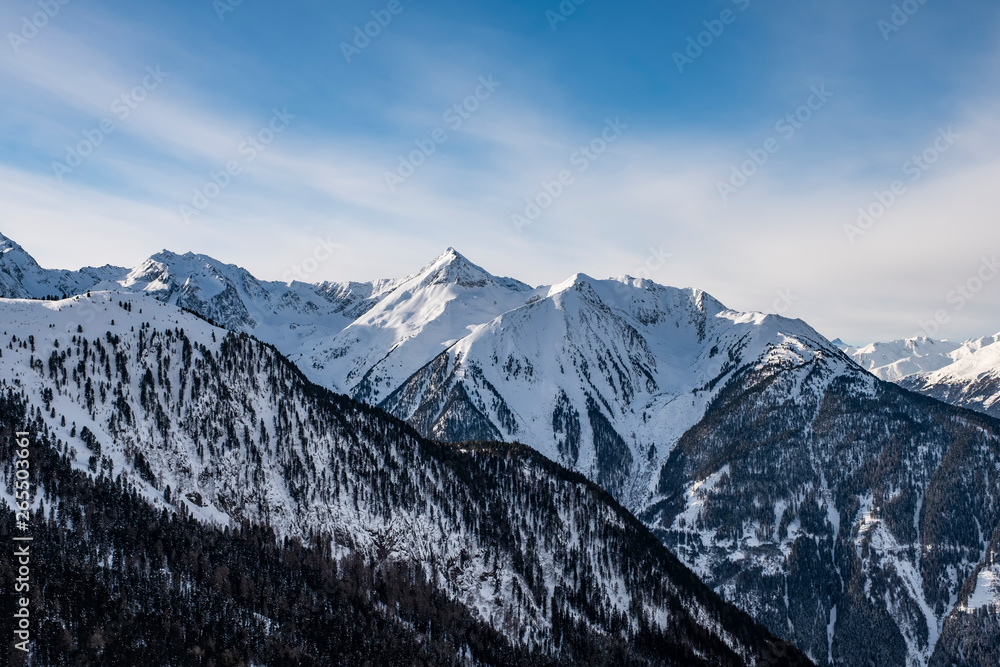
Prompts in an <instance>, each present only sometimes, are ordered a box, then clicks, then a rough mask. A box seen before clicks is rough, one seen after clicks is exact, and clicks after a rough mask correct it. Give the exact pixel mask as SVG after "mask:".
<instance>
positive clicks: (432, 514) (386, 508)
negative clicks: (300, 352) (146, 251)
mask: <svg viewBox="0 0 1000 667" xmlns="http://www.w3.org/2000/svg"><path fill="white" fill-rule="evenodd" d="M201 289H205V287H204V286H203V285H202V286H201ZM83 313H90V314H91V315H92V317H91V319H90V321H89V322H88V323H87V324H86V325H85V326H84V325H81V324H79V322H81V321H82V319H83V317H82V314H83ZM0 320H2V321H3V322H4V323H5V324H4V329H5V331H4V336H5V339H4V341H3V342H4V343H5V345H4V346H3V350H2V354H0V433H2V434H4V437H3V442H4V445H3V448H4V451H5V452H6V453H7V454H8V455H10V456H13V454H12V453H11V452H10V451H9V449H10V445H9V444H8V443H9V442H12V438H11V437H10V436H11V435H12V432H13V431H15V430H21V429H22V428H26V427H27V428H30V430H31V431H32V432H33V434H34V436H33V437H34V438H35V440H36V444H35V447H36V449H35V452H36V453H35V454H34V456H35V457H36V458H35V468H33V469H37V470H38V472H37V474H38V475H39V476H40V477H39V478H38V480H37V484H38V491H37V492H36V493H35V495H34V508H35V514H36V516H37V517H38V519H37V521H36V524H37V529H38V531H39V533H40V535H41V533H43V532H44V535H45V536H46V539H50V540H52V541H53V542H54V543H60V544H62V549H64V552H63V556H62V557H61V558H60V557H59V556H58V552H55V551H52V550H49V549H46V548H44V547H43V549H45V550H44V554H45V556H44V560H42V561H41V562H42V563H50V564H51V567H49V568H40V569H39V571H38V574H37V576H38V577H39V578H40V579H39V580H38V582H39V583H40V584H41V585H40V586H39V587H38V589H37V593H36V595H35V596H34V598H33V599H34V604H35V611H34V612H33V613H36V614H38V616H39V619H40V622H42V623H43V627H44V628H46V629H45V630H44V632H45V633H46V634H45V635H44V636H45V637H46V639H47V640H50V641H51V644H52V647H53V649H55V647H56V646H63V648H62V649H61V651H60V652H59V653H58V655H61V656H62V657H59V658H58V659H59V660H62V659H64V657H65V656H67V655H71V656H75V659H76V660H77V661H78V662H86V661H88V660H89V661H94V660H96V661H97V662H98V663H104V664H112V663H111V662H106V661H108V660H120V659H124V658H122V657H121V656H125V655H133V656H138V655H140V654H145V655H146V659H147V660H148V659H150V658H152V657H153V656H154V655H155V656H158V659H160V660H161V661H164V660H167V659H168V658H169V657H170V656H175V655H179V656H185V655H187V656H197V655H202V656H204V655H208V653H207V652H211V654H212V655H213V656H215V657H216V658H218V660H219V662H218V663H217V664H227V663H228V664H235V662H236V658H235V657H234V655H235V654H236V653H238V654H239V655H241V656H244V658H243V659H244V660H245V661H246V663H247V664H265V662H266V664H300V663H299V662H296V661H293V660H292V658H291V654H282V655H286V657H285V658H283V659H279V658H278V657H271V658H268V657H267V656H268V655H269V653H268V652H273V651H286V653H287V651H289V650H291V648H290V647H292V646H294V647H296V649H297V650H298V651H299V658H298V659H303V660H306V662H303V663H301V664H317V665H320V664H334V663H336V662H342V661H343V660H344V659H346V658H345V657H344V655H345V652H349V655H352V656H353V655H360V656H362V657H363V656H365V655H368V656H376V657H377V656H379V652H378V642H381V643H382V645H384V646H385V647H386V651H388V650H389V649H390V648H391V649H392V651H393V653H392V654H389V655H385V654H383V655H381V657H380V658H379V661H380V662H382V661H389V658H390V657H392V655H396V656H397V658H396V659H397V660H398V661H399V663H400V664H412V663H413V662H414V661H416V662H418V663H420V664H583V663H600V664H656V665H706V666H708V665H766V664H782V665H784V664H787V665H798V664H801V665H805V664H808V661H807V660H806V659H805V657H804V656H802V655H801V654H800V653H799V652H798V651H797V650H795V649H794V648H792V647H790V646H788V645H787V644H784V643H783V642H781V641H779V640H777V639H775V638H774V637H773V636H772V635H770V634H769V633H768V632H767V631H766V630H764V629H763V628H762V627H761V626H759V625H757V624H756V623H754V622H753V621H752V620H751V619H750V618H749V617H748V616H747V615H745V614H744V613H742V612H740V611H738V610H737V609H735V608H734V607H732V606H730V605H728V604H726V603H724V602H722V601H721V600H720V599H719V598H718V597H717V596H716V595H715V594H714V593H713V592H712V591H711V590H710V589H708V588H707V587H706V586H704V585H703V584H702V583H701V582H700V581H699V580H698V579H697V577H695V576H694V575H693V574H692V573H691V572H690V570H688V569H687V568H686V567H685V566H683V565H682V564H681V563H680V562H679V561H678V560H677V559H676V558H675V557H674V556H672V555H671V554H670V553H669V552H668V551H667V550H666V549H665V548H664V547H663V546H662V545H661V544H660V543H659V542H657V541H656V540H655V539H654V538H653V537H652V536H651V535H650V534H649V532H648V531H647V530H646V528H645V527H643V526H642V525H641V524H640V523H639V522H638V521H637V520H636V519H635V518H634V517H633V516H631V515H630V514H628V513H627V512H626V511H625V510H624V509H622V508H621V507H620V506H619V505H618V504H617V503H616V502H615V501H614V500H613V499H612V498H611V497H610V496H609V495H608V494H607V493H606V492H604V491H602V490H601V489H599V488H598V487H597V486H595V485H594V484H592V483H590V482H588V481H587V480H586V479H585V478H583V477H582V476H580V475H577V474H574V473H571V472H569V471H567V470H565V469H563V468H561V467H560V466H558V465H556V464H554V463H552V462H550V461H548V460H547V459H545V458H543V457H541V456H540V455H538V454H537V453H535V452H534V451H533V450H531V449H529V448H527V447H524V446H512V445H506V444H502V443H472V444H465V445H462V446H461V447H460V448H459V447H454V446H449V445H441V444H437V443H434V442H430V441H427V440H424V439H422V438H421V437H420V436H419V435H418V434H417V433H415V432H414V431H413V430H412V429H411V428H410V427H408V426H406V425H405V424H403V423H402V422H399V421H397V420H395V419H393V418H391V417H390V416H388V415H386V414H385V413H383V412H381V411H380V410H378V409H375V408H370V407H366V406H364V405H362V404H359V403H356V402H354V401H352V400H351V399H349V398H346V397H343V396H338V395H335V394H332V393H330V392H328V391H326V390H324V389H322V388H320V387H318V386H316V385H313V384H311V383H310V382H308V381H307V380H306V379H305V377H304V376H303V375H302V374H301V373H300V372H299V371H298V370H297V369H296V368H295V367H294V366H293V365H292V364H290V363H289V362H288V361H287V360H286V359H285V358H284V357H283V356H282V355H281V354H280V353H278V352H277V351H276V350H274V349H273V348H271V347H269V346H267V345H265V344H263V343H260V342H258V341H256V340H254V339H252V338H250V337H248V336H246V335H242V334H234V333H230V332H227V331H225V330H223V329H219V328H215V327H213V326H211V325H210V324H208V323H207V322H205V321H204V320H202V319H199V318H196V317H194V316H193V315H190V314H188V313H186V312H183V311H181V310H180V309H178V308H177V307H175V306H173V305H170V304H167V303H161V302H159V301H158V300H156V299H153V298H151V297H142V296H140V297H131V298H130V297H129V295H127V294H123V293H122V292H114V293H112V292H103V291H96V290H95V291H93V292H92V295H91V296H90V297H74V298H71V299H67V300H62V301H24V300H0ZM43 460H44V461H46V462H47V463H46V465H45V466H44V467H42V466H41V465H40V464H41V462H42V461H43ZM0 477H2V479H3V482H4V485H3V488H4V491H3V493H4V499H5V501H6V507H10V504H11V503H12V502H13V496H12V489H13V480H14V468H13V467H12V466H4V467H2V468H0ZM80 503H85V505H84V506H83V507H81V504H80ZM12 515H13V513H12V512H11V511H10V510H6V509H5V512H4V516H3V523H4V525H5V526H6V530H8V531H9V530H10V525H11V522H12ZM171 517H173V518H171ZM188 517H190V518H193V519H196V520H198V521H200V522H201V523H202V524H203V525H204V526H205V527H206V528H204V529H203V528H200V527H198V526H194V525H191V524H190V522H189V521H188ZM213 526H215V528H213ZM223 527H225V528H226V531H225V533H222V532H221V531H222V528H223ZM270 530H273V531H274V533H269V531H270ZM213 531H218V532H216V533H213ZM269 535H270V537H269ZM274 539H277V541H278V544H276V545H275V544H273V542H272V543H270V544H269V540H274ZM254 543H256V545H257V546H256V548H251V546H252V544H254ZM211 545H216V548H212V547H211ZM226 545H228V548H231V549H233V550H234V551H233V552H232V553H231V554H228V553H227V552H226V551H223V550H222V549H224V548H225V547H226ZM276 549H279V550H280V553H276V552H275V550H276ZM83 563H89V565H87V566H86V567H84V566H83ZM105 570H106V572H105ZM95 571H96V572H95ZM338 571H339V572H343V575H342V576H337V575H336V574H335V573H336V572H338ZM57 573H62V574H61V575H57ZM67 577H72V578H79V579H80V581H79V582H78V584H74V583H73V580H72V579H69V580H68V579H67ZM342 581H343V582H345V583H340V582H342ZM36 585H38V584H36ZM78 585H90V586H91V587H92V588H91V590H90V594H89V595H88V596H81V595H80V594H79V592H80V589H79V588H78ZM296 586H298V587H299V589H298V590H296V589H295V587H296ZM345 605H354V606H355V608H356V609H357V613H358V615H357V616H352V615H351V613H350V607H345ZM151 609H159V610H161V612H160V613H165V614H167V615H166V616H164V617H163V618H161V619H159V620H157V619H156V618H151V617H150V616H149V613H150V612H149V610H151ZM310 610H311V611H310ZM171 614H174V615H176V616H175V618H174V620H173V621H171V617H170V615H171ZM184 614H189V615H184ZM317 614H325V615H326V616H327V618H328V619H329V620H328V622H329V623H331V624H332V625H330V627H328V628H325V629H324V628H323V627H319V626H316V625H314V624H313V619H314V618H315V615H317ZM172 623H173V624H172ZM344 624H346V628H345V627H344ZM141 628H147V630H146V632H152V633H155V634H153V635H149V636H147V635H146V634H145V633H144V632H140V629H141ZM359 632H364V633H368V635H369V636H365V635H359V634H358V633H359ZM186 633H187V634H186ZM152 637H159V638H161V641H160V642H154V643H153V644H152V645H151V646H150V647H149V648H148V649H146V650H145V651H143V650H142V648H141V647H142V644H141V643H142V642H148V641H151V638H152ZM373 642H376V643H374V644H373ZM112 647H114V648H112ZM449 648H450V651H451V653H450V655H449V654H448V653H444V654H443V655H442V654H440V652H441V651H442V650H446V649H449ZM50 650H51V649H50ZM421 651H424V653H426V652H428V651H430V652H432V653H433V652H437V653H438V657H437V658H434V659H432V658H433V656H432V655H425V657H424V658H423V659H420V660H418V657H419V656H420V655H422V654H421ZM105 652H107V653H105ZM151 652H155V654H154V653H151ZM226 653H228V655H229V657H228V658H226V657H225V654H226ZM270 655H272V656H273V654H270ZM338 656H340V657H339V658H338ZM174 659H175V660H176V659H177V658H174ZM180 659H181V660H182V661H183V660H184V659H185V658H183V657H182V658H180ZM213 659H215V658H213ZM38 664H57V662H56V661H55V658H54V659H53V661H51V662H48V661H46V662H39V663H38ZM58 664H61V663H58ZM114 664H120V663H119V662H115V663H114ZM160 664H165V663H163V662H161V663H160Z"/></svg>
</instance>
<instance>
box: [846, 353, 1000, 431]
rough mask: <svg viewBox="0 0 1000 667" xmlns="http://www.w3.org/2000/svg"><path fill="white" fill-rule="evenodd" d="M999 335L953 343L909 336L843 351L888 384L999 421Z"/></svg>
mask: <svg viewBox="0 0 1000 667" xmlns="http://www.w3.org/2000/svg"><path fill="white" fill-rule="evenodd" d="M998 343H1000V334H996V335H993V336H986V337H984V338H976V339H971V340H967V341H965V342H964V343H954V342H951V341H948V340H934V339H931V338H926V337H920V338H907V339H903V340H896V341H891V342H888V343H871V344H870V345H866V346H864V347H850V346H848V345H843V346H842V348H841V349H843V350H844V352H845V353H847V354H848V355H850V356H851V358H852V359H854V360H855V361H856V362H857V363H858V364H859V365H861V366H862V367H863V368H865V369H866V370H868V371H870V372H871V373H874V374H875V375H877V376H878V377H880V378H882V379H883V380H889V381H891V382H897V383H899V384H901V385H902V386H904V387H906V388H907V389H912V390H913V391H916V392H919V393H921V394H925V395H927V396H933V397H934V398H937V399H940V400H942V401H945V402H946V403H951V404H953V405H960V406H963V407H967V408H970V409H972V410H978V411H979V412H984V413H986V414H988V415H992V416H994V417H1000V344H998Z"/></svg>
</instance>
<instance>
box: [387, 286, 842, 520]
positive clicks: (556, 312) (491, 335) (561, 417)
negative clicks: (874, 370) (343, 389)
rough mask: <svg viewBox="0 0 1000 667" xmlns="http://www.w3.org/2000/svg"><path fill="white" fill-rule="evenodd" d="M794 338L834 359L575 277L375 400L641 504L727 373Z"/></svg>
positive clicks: (771, 326)
mask: <svg viewBox="0 0 1000 667" xmlns="http://www.w3.org/2000/svg"><path fill="white" fill-rule="evenodd" d="M788 340H796V341H801V342H802V344H803V345H806V346H809V347H810V348H816V349H827V350H828V351H829V352H830V353H831V354H836V350H834V349H833V348H832V347H831V346H830V345H829V344H828V343H826V342H825V341H824V339H823V338H822V337H821V336H820V335H819V334H817V333H816V332H815V331H813V330H812V329H811V328H810V327H808V326H807V325H805V324H804V323H802V322H800V321H795V320H788V319H785V318H781V317H777V316H768V315H763V314H759V313H738V312H735V311H731V310H727V309H726V308H725V307H724V306H723V305H722V304H721V303H719V302H718V301H716V300H715V299H713V298H712V297H711V296H709V295H708V294H706V293H704V292H701V291H698V290H691V289H686V290H681V289H675V288H667V287H662V286H660V285H657V284H655V283H652V282H649V281H645V280H639V279H633V278H629V277H623V278H620V279H618V280H595V279H593V278H590V277H588V276H585V275H583V274H578V275H576V276H573V277H572V278H570V279H569V280H567V281H565V282H564V283H562V284H560V285H556V286H554V287H551V288H548V289H547V290H542V291H540V292H538V293H536V294H535V295H533V297H532V299H531V300H530V301H529V302H528V303H527V304H525V305H524V306H522V307H520V308H517V309H514V310H511V311H509V312H507V313H504V314H503V315H501V316H499V317H497V318H496V319H495V320H493V321H492V322H489V323H488V324H486V325H484V326H482V327H479V328H477V329H476V330H475V331H474V332H472V333H471V334H470V335H468V336H466V337H465V338H463V339H462V340H460V341H458V342H456V343H454V344H453V345H451V347H449V348H448V349H447V350H446V351H444V352H442V353H441V354H440V355H439V356H438V357H437V358H436V359H434V360H433V361H432V362H431V363H429V364H427V365H426V366H425V367H424V368H423V369H421V370H420V372H418V373H416V374H415V375H413V376H412V377H411V378H409V379H408V380H407V382H406V383H405V384H403V385H402V386H401V387H400V388H399V389H397V390H396V391H395V392H394V393H393V394H392V395H391V396H390V397H389V398H388V399H387V400H386V401H385V402H384V403H383V404H382V405H383V407H385V408H386V409H387V410H389V411H390V412H392V413H393V414H396V415H398V416H399V417H401V418H403V419H405V420H407V421H409V422H410V423H411V424H413V425H414V426H415V427H416V428H417V429H418V430H420V431H421V432H422V433H425V434H426V435H428V436H432V437H436V438H440V439H444V440H450V441H460V440H467V439H477V438H480V439H483V438H489V439H501V440H508V441H514V440H517V441H521V442H528V443H531V444H532V446H533V447H535V448H536V449H537V450H538V451H540V452H541V453H543V454H544V455H546V456H548V457H549V458H551V459H553V460H557V461H560V462H561V463H563V464H564V465H566V466H568V467H570V468H573V469H576V470H580V471H581V472H584V473H585V474H587V475H588V476H589V477H590V478H591V479H595V480H597V481H598V483H599V484H601V485H602V486H604V487H605V488H607V489H608V490H610V491H611V492H612V493H613V494H614V495H615V496H616V497H618V498H619V499H620V500H622V501H623V502H624V503H625V504H626V506H628V507H630V508H632V509H633V510H638V509H641V508H642V507H643V506H644V505H645V503H647V502H648V501H649V498H650V495H651V492H652V487H653V485H654V482H655V480H654V479H653V478H654V473H655V471H656V470H658V469H659V466H660V465H662V463H663V461H664V459H665V458H666V457H667V456H668V455H669V453H670V451H671V450H672V448H673V446H674V444H675V443H676V442H677V440H678V439H679V438H680V436H681V435H682V434H683V433H684V432H685V431H686V430H688V429H689V428H690V427H692V426H693V425H694V424H696V423H697V422H698V421H699V420H700V419H701V417H702V416H703V415H704V413H705V410H706V407H707V405H708V404H709V403H710V402H711V400H712V399H713V397H714V396H715V393H716V392H717V390H718V389H719V388H721V386H723V385H724V384H725V381H726V380H727V379H728V378H729V377H730V376H731V374H732V373H733V372H734V371H735V370H736V369H738V368H739V367H741V366H743V365H745V364H751V363H754V362H755V360H757V359H758V358H760V357H761V356H762V355H764V354H765V353H766V352H767V350H768V349H770V347H771V346H774V345H779V344H783V343H785V342H786V341H788Z"/></svg>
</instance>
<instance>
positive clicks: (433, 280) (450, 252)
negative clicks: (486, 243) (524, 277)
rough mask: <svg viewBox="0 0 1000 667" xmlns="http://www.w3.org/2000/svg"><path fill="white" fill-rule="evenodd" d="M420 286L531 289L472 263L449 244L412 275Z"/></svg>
mask: <svg viewBox="0 0 1000 667" xmlns="http://www.w3.org/2000/svg"><path fill="white" fill-rule="evenodd" d="M414 279H416V280H417V281H418V282H419V284H420V286H422V287H428V286H431V285H441V284H454V285H458V286H460V287H483V286H485V285H488V284H491V283H492V284H496V285H500V286H502V287H505V288H507V289H514V290H517V291H524V290H529V289H531V288H530V287H529V286H528V285H525V284H524V283H522V282H520V281H517V280H514V279H513V278H500V277H497V276H494V275H493V274H492V273H490V272H489V271H487V270H486V269H484V268H483V267H481V266H479V265H478V264H473V263H472V262H471V261H469V259H468V258H466V257H465V255H463V254H462V253H460V252H458V251H457V250H455V248H453V247H451V246H449V247H448V248H447V249H445V251H444V252H443V253H441V254H440V255H438V256H437V258H435V259H434V261H432V262H431V263H430V264H428V265H427V266H425V267H424V268H423V269H421V270H420V272H419V273H417V275H415V276H414Z"/></svg>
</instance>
